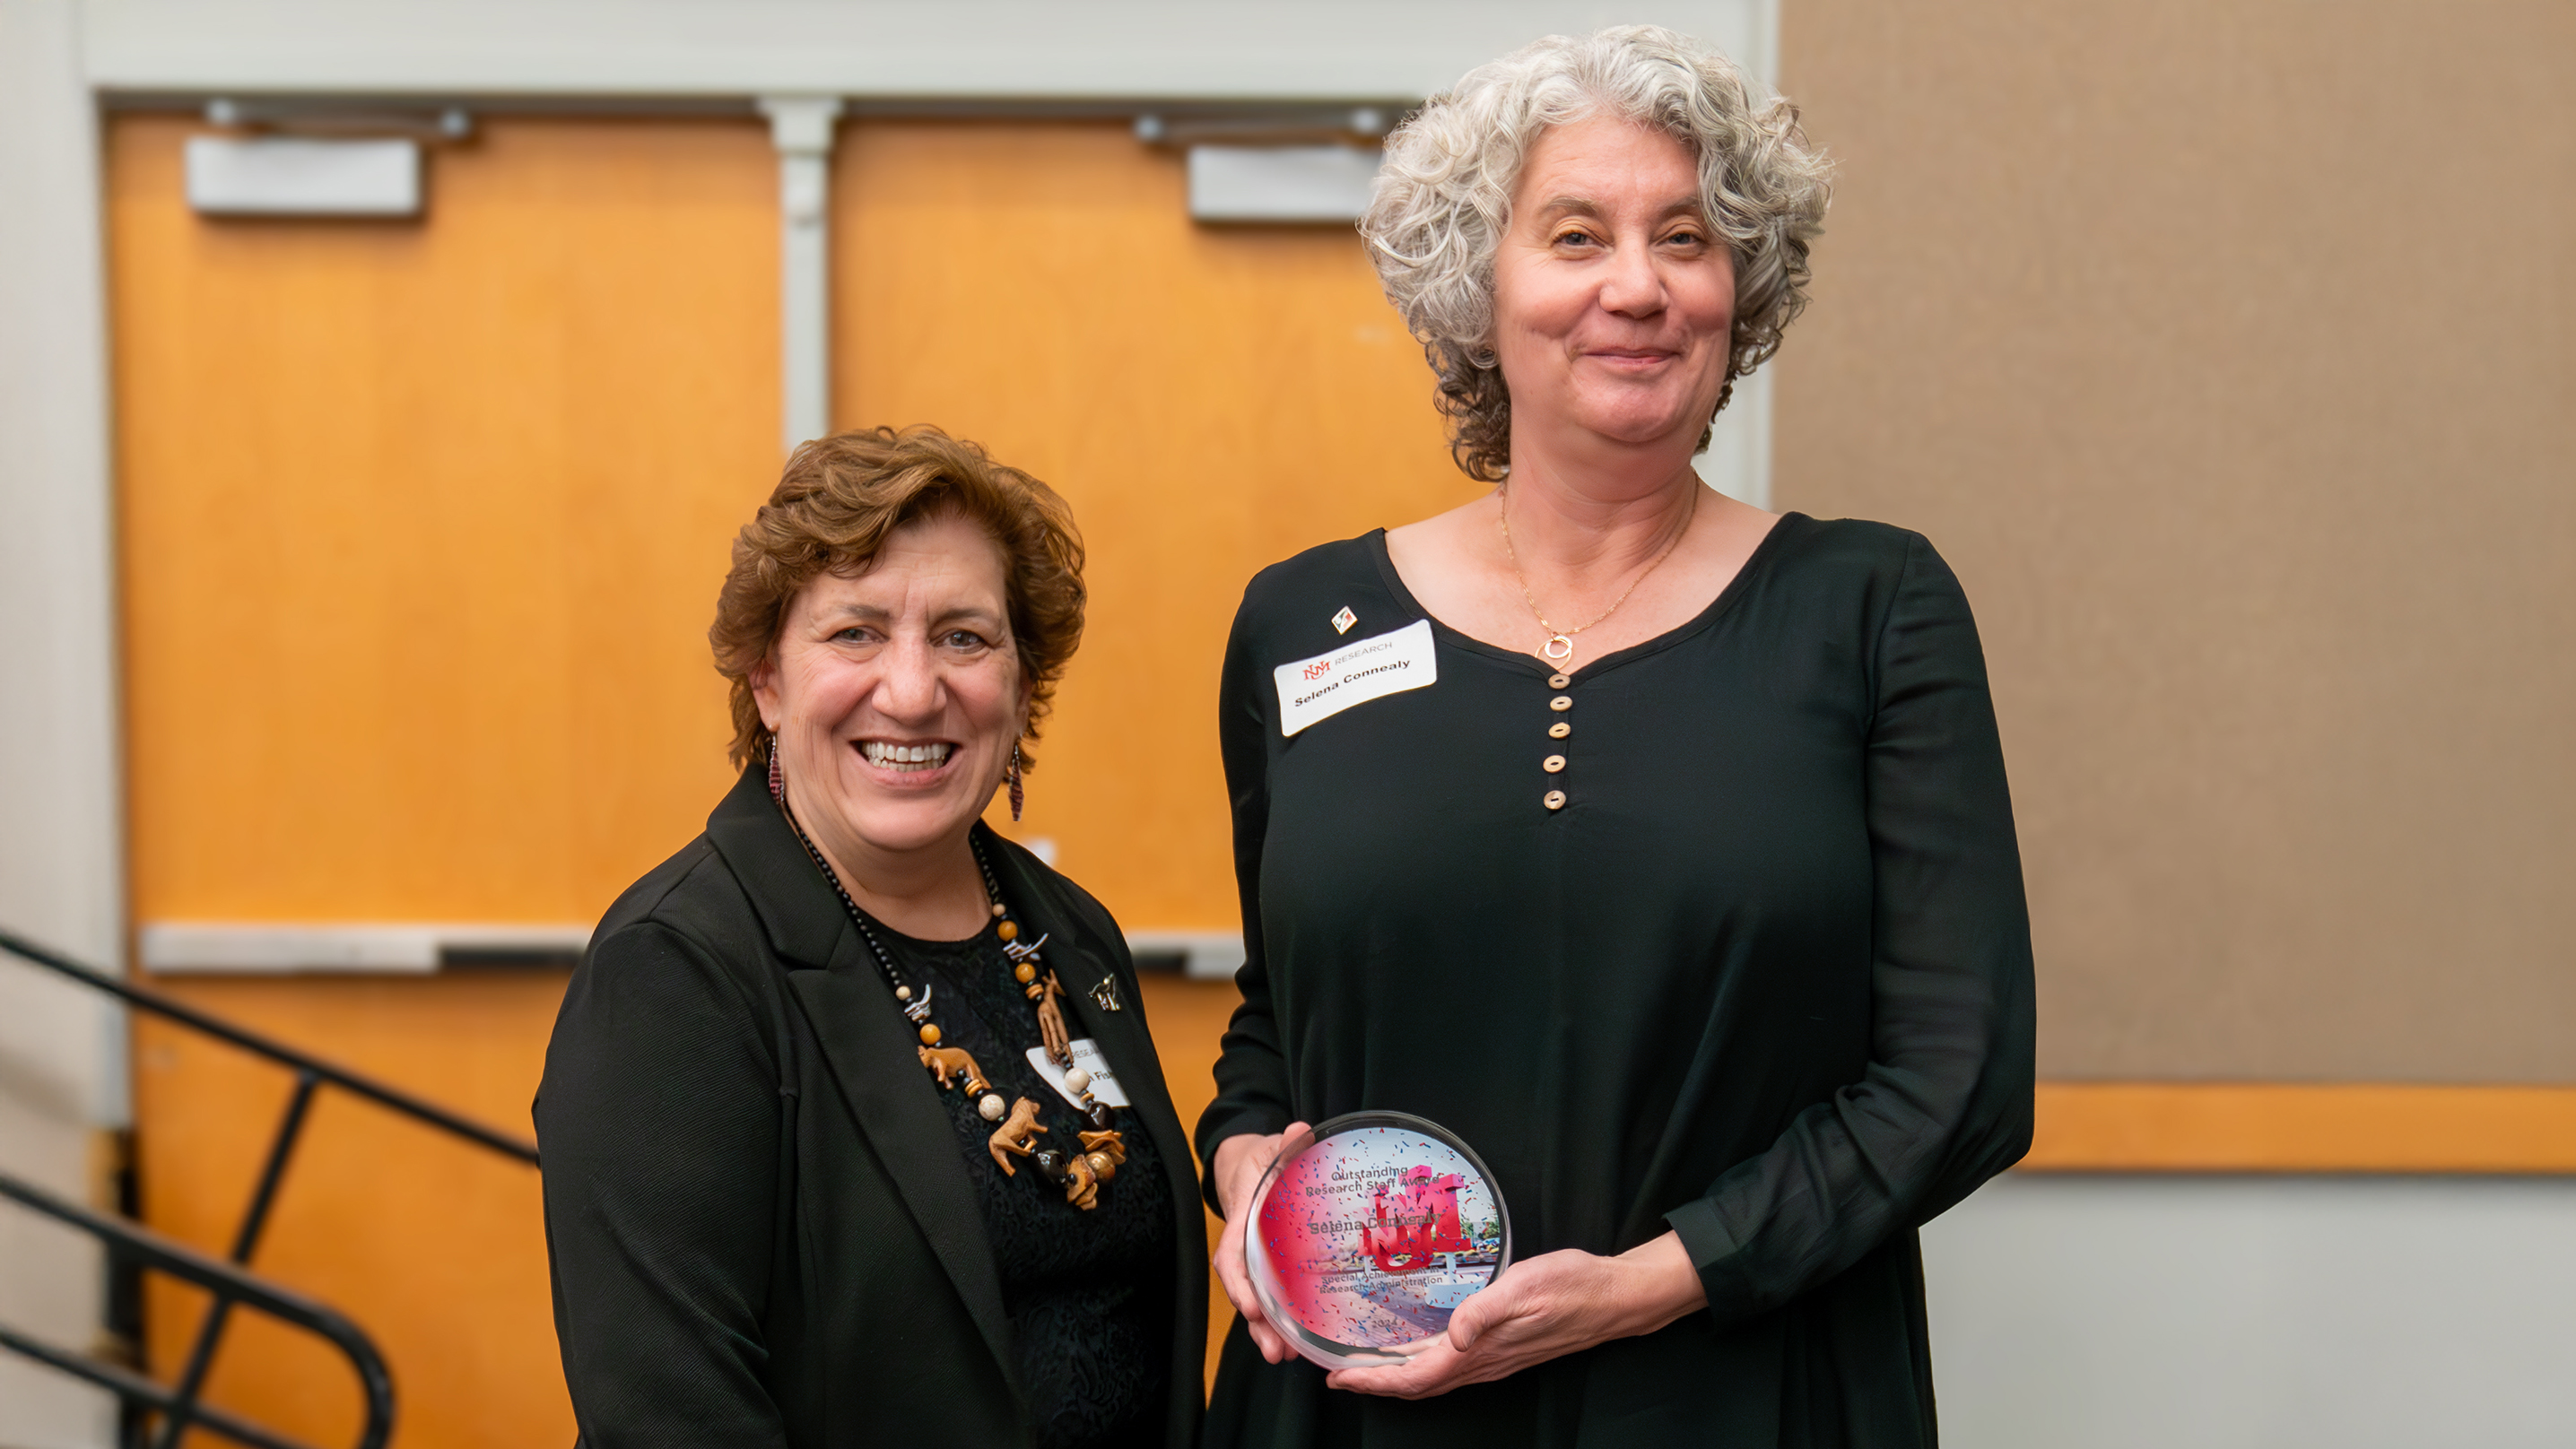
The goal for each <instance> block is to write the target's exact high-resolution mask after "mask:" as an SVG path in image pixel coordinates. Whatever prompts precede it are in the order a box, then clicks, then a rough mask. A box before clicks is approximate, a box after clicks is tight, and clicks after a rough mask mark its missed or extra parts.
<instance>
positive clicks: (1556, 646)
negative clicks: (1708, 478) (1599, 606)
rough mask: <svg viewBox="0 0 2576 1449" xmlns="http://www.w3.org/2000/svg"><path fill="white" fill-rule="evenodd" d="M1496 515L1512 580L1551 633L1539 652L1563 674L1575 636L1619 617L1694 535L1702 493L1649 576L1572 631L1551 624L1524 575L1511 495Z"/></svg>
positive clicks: (1648, 570) (1638, 578)
mask: <svg viewBox="0 0 2576 1449" xmlns="http://www.w3.org/2000/svg"><path fill="white" fill-rule="evenodd" d="M1494 513H1495V516H1496V517H1498V518H1500V519H1501V520H1502V523H1503V557H1505V558H1507V559H1510V560H1511V561H1512V577H1513V578H1514V579H1516V580H1518V581H1519V583H1520V586H1521V602H1522V603H1525V604H1527V605H1529V611H1530V617H1531V618H1533V619H1536V620H1538V625H1539V627H1540V628H1542V629H1545V630H1546V631H1547V642H1546V643H1544V644H1542V645H1540V646H1539V648H1538V652H1539V653H1540V654H1541V655H1542V656H1544V657H1545V658H1546V659H1547V661H1548V662H1549V663H1551V664H1554V665H1555V666H1556V667H1557V669H1558V670H1559V671H1560V672H1563V671H1564V670H1566V669H1568V668H1569V667H1571V666H1572V664H1573V663H1574V636H1575V635H1577V634H1580V633H1582V632H1583V631H1584V630H1586V629H1589V628H1591V627H1592V626H1593V625H1594V624H1598V623H1600V622H1601V621H1602V620H1603V619H1607V618H1609V617H1610V616H1611V615H1613V614H1615V613H1618V612H1619V606H1620V605H1621V604H1624V603H1626V602H1628V596H1629V595H1630V594H1633V593H1635V592H1637V585H1639V584H1642V583H1644V582H1645V581H1646V575H1647V574H1651V573H1653V572H1654V571H1655V570H1656V569H1658V568H1661V567H1663V563H1664V560H1666V559H1668V558H1671V557H1672V556H1673V550H1674V549H1677V548H1679V547H1681V544H1682V537H1683V535H1685V534H1687V533H1689V532H1690V526H1691V520H1692V519H1694V518H1697V517H1699V491H1698V490H1697V489H1696V488H1694V489H1693V490H1692V491H1691V501H1690V510H1689V512H1687V513H1685V514H1683V515H1682V526H1681V527H1680V528H1678V529H1676V530H1674V532H1673V536H1672V540H1671V541H1670V542H1668V543H1666V544H1665V545H1664V551H1663V552H1661V553H1659V554H1656V555H1655V561H1654V562H1653V563H1650V564H1648V565H1646V568H1645V572H1644V573H1640V574H1638V575H1637V576H1636V577H1635V578H1633V579H1630V580H1629V581H1628V587H1626V588H1624V589H1621V590H1620V591H1619V597H1617V598H1615V599H1613V600H1611V601H1610V607H1609V608H1606V609H1604V610H1602V611H1601V612H1600V613H1599V614H1597V615H1595V616H1593V618H1592V619H1591V620H1590V621H1589V622H1586V623H1581V624H1577V625H1575V626H1574V627H1573V628H1571V629H1560V628H1558V627H1556V626H1555V625H1554V624H1551V623H1549V622H1548V621H1547V615H1546V614H1545V613H1543V612H1541V611H1540V609H1539V606H1538V599H1537V598H1536V597H1535V596H1533V595H1532V594H1531V593H1530V586H1529V575H1528V574H1525V573H1523V572H1521V556H1520V554H1519V553H1518V552H1517V551H1516V550H1514V549H1513V547H1512V510H1511V499H1510V497H1509V495H1508V494H1506V495H1505V497H1504V500H1503V505H1502V506H1501V507H1499V508H1497V509H1495V510H1494Z"/></svg>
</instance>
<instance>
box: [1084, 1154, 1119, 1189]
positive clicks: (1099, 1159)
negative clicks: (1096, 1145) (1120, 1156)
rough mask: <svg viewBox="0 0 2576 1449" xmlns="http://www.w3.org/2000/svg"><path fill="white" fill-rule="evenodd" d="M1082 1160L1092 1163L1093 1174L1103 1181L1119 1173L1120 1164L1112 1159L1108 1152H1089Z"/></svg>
mask: <svg viewBox="0 0 2576 1449" xmlns="http://www.w3.org/2000/svg"><path fill="white" fill-rule="evenodd" d="M1082 1160H1083V1161H1085V1162H1088V1163H1090V1164H1091V1175H1092V1176H1093V1177H1096V1178H1098V1179H1100V1180H1101V1181H1102V1182H1107V1181H1108V1180H1109V1179H1111V1178H1113V1177H1116V1176H1117V1175H1118V1164H1117V1163H1115V1162H1112V1161H1110V1160H1109V1154H1108V1153H1106V1152H1093V1153H1087V1154H1085V1155H1084V1157H1083V1159H1082Z"/></svg>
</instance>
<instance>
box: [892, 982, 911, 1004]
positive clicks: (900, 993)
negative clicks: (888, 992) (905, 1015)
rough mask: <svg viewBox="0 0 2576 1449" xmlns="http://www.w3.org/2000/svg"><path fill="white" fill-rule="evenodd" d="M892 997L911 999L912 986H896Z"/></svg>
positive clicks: (903, 999)
mask: <svg viewBox="0 0 2576 1449" xmlns="http://www.w3.org/2000/svg"><path fill="white" fill-rule="evenodd" d="M894 999H895V1000H897V1001H910V1000H911V999H912V988H911V987H909V986H898V987H896V988H895V989H894Z"/></svg>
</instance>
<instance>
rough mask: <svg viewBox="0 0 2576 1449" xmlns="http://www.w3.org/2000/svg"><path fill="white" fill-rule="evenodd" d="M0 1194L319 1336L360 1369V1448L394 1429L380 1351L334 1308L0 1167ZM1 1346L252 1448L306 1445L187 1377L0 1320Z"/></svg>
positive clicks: (219, 1298) (226, 1300)
mask: <svg viewBox="0 0 2576 1449" xmlns="http://www.w3.org/2000/svg"><path fill="white" fill-rule="evenodd" d="M0 1197H7V1198H13V1199H15V1200H16V1201H18V1202H20V1203H22V1204H24V1205H25V1206H27V1207H31V1208H34V1209H35V1210H36V1211H38V1212H40V1213H43V1214H45V1215H46V1216H47V1217H50V1218H54V1219H56V1220H58V1221H61V1222H64V1223H68V1224H70V1225H71V1226H73V1227H75V1228H78V1229H80V1230H81V1231H82V1232H85V1233H87V1234H89V1235H90V1236H92V1237H94V1238H97V1239H99V1240H100V1241H101V1242H105V1243H110V1244H113V1245H114V1247H115V1250H116V1251H118V1252H120V1253H123V1254H125V1255H126V1256H128V1257H130V1258H133V1259H134V1260H136V1261H137V1262H140V1263H141V1264H143V1265H144V1266H146V1267H150V1268H158V1269H160V1270H161V1271H162V1272H164V1273H167V1274H169V1275H171V1276H172V1277H174V1278H184V1279H186V1280H187V1281H189V1282H191V1283H194V1284H196V1285H197V1286H198V1287H200V1288H203V1289H205V1290H206V1291H207V1292H209V1293H211V1294H213V1295H214V1299H215V1302H216V1304H217V1305H219V1306H223V1307H229V1306H230V1305H232V1304H235V1303H240V1304H245V1305H247V1306H249V1307H251V1308H255V1309H257V1310H259V1311H260V1312H262V1313H265V1314H267V1315H268V1316H269V1317H271V1318H274V1319H277V1320H279V1321H280V1322H283V1323H289V1324H292V1325H294V1326H295V1327H297V1328H301V1329H303V1330H304V1331H305V1332H307V1333H310V1334H312V1335H313V1336H315V1337H316V1338H320V1339H323V1340H325V1341H326V1342H328V1343H329V1344H330V1345H331V1346H332V1347H334V1348H336V1349H338V1350H340V1352H341V1354H342V1355H343V1356H344V1357H346V1358H347V1359H348V1360H349V1367H350V1368H351V1369H352V1370H353V1371H355V1372H356V1374H357V1376H358V1386H359V1387H360V1388H361V1389H362V1390H364V1391H365V1393H366V1396H367V1420H366V1423H365V1425H364V1426H363V1427H362V1428H361V1429H360V1431H359V1434H358V1449H382V1446H383V1444H384V1442H385V1439H386V1437H387V1436H388V1435H390V1434H392V1433H393V1429H394V1381H393V1376H392V1375H391V1374H390V1373H388V1372H386V1370H385V1359H384V1355H383V1354H381V1353H378V1352H377V1351H376V1345H375V1343H374V1342H373V1341H372V1340H370V1339H369V1338H368V1337H367V1335H366V1333H365V1331H364V1330H362V1329H360V1328H359V1327H358V1325H356V1324H354V1323H351V1322H350V1321H349V1320H348V1319H347V1318H344V1317H342V1316H341V1315H340V1314H339V1313H338V1312H337V1311H335V1310H333V1309H331V1308H328V1307H325V1306H324V1305H322V1304H320V1303H316V1302H314V1301H313V1300H311V1299H309V1298H306V1297H303V1296H302V1295H300V1294H296V1293H292V1292H289V1291H288V1290H286V1289H284V1288H280V1287H278V1286H277V1285H276V1284H274V1283H269V1282H265V1281H263V1280H261V1279H259V1278H256V1277H253V1276H252V1275H250V1274H248V1273H245V1272H243V1271H242V1270H241V1269H239V1268H237V1267H235V1266H233V1265H232V1264H230V1263H227V1262H224V1261H222V1260H221V1259H219V1258H209V1257H207V1256H206V1255H205V1254H203V1253H200V1252H198V1251H197V1250H196V1249H194V1248H191V1247H189V1246H187V1245H186V1244H184V1243H179V1242H175V1241H173V1240H171V1239H169V1238H165V1237H163V1236H161V1235H160V1234H159V1233H156V1232H153V1231H152V1230H151V1229H149V1228H145V1227H140V1226H138V1225H136V1224H134V1223H129V1222H124V1221H121V1220H120V1219H117V1218H112V1217H109V1216H107V1215H105V1214H104V1213H94V1212H91V1211H90V1210H89V1209H87V1208H84V1207H81V1206H79V1205H78V1204H76V1203H70V1202H65V1201H64V1200H63V1199H61V1198H58V1197H56V1196H54V1195H53V1194H52V1193H49V1192H46V1191H45V1190H43V1189H42V1188H38V1187H35V1186H32V1185H30V1184H28V1183H25V1182H21V1181H19V1180H18V1179H17V1178H14V1177H11V1176H9V1175H8V1174H6V1173H0ZM0 1347H7V1348H12V1349H15V1350H17V1351H18V1352H19V1353H22V1354H25V1355H26V1356H27V1357H29V1358H32V1359H34V1360H36V1361H37V1362H39V1363H43V1364H49V1365H51V1366H52V1367H54V1368H58V1369H60V1370H62V1371H63V1372H65V1373H67V1374H74V1375H77V1376H79V1377H81V1378H84V1379H87V1380H89V1381H90V1382H91V1383H93V1384H96V1385H98V1386H99V1387H101V1388H103V1389H106V1390H108V1391H109V1392H110V1393H113V1394H115V1395H116V1396H117V1397H118V1398H120V1399H123V1400H126V1401H127V1402H140V1403H142V1404H145V1405H148V1406H149V1407H151V1408H154V1409H158V1410H160V1411H161V1412H162V1413H164V1414H166V1415H168V1416H169V1419H170V1421H171V1422H173V1423H181V1424H185V1423H194V1424H197V1425H199V1426H201V1427H204V1428H207V1429H211V1430H213V1431H215V1432H216V1433H218V1434H221V1435H223V1436H225V1437H226V1438H229V1439H237V1440H239V1441H241V1442H242V1443H244V1444H250V1445H254V1446H256V1449H306V1446H304V1445H303V1444H301V1443H299V1442H298V1441H296V1440H294V1439H290V1438H288V1437H287V1436H285V1435H283V1434H280V1433H278V1432H276V1431H275V1430H272V1429H265V1428H262V1427H260V1426H259V1425H257V1424H254V1423H252V1422H251V1421H249V1420H248V1419H244V1418H242V1417H240V1416H239V1415H236V1414H230V1413H227V1412H225V1411H224V1410H222V1409H218V1408H216V1407H215V1406H214V1405H212V1404H202V1403H197V1402H195V1396H194V1393H193V1392H192V1390H193V1389H194V1388H195V1385H193V1384H189V1385H182V1386H181V1387H179V1388H176V1389H169V1388H163V1387H162V1386H161V1385H159V1384H157V1383H154V1382H153V1381H152V1380H150V1379H147V1378H145V1377H143V1376H142V1375H141V1374H138V1373H133V1372H131V1371H129V1370H126V1369H123V1368H120V1367H118V1366H116V1365H114V1364H108V1363H101V1362H100V1361H98V1360H97V1359H93V1358H90V1357H88V1356H86V1355H84V1354H76V1353H67V1352H65V1351H63V1350H62V1349H59V1348H55V1347H54V1346H53V1345H51V1344H48V1343H45V1342H43V1341H41V1340H38V1339H33V1338H29V1337H28V1336H27V1335H25V1334H23V1333H19V1332H18V1331H17V1330H15V1329H12V1328H10V1327H8V1326H7V1325H5V1324H0Z"/></svg>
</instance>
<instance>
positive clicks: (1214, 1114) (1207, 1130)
mask: <svg viewBox="0 0 2576 1449" xmlns="http://www.w3.org/2000/svg"><path fill="white" fill-rule="evenodd" d="M1287 1126H1288V1114H1287V1113H1285V1112H1283V1111H1281V1110H1280V1109H1279V1108H1276V1107H1260V1106H1253V1105H1250V1104H1243V1105H1237V1106H1231V1107H1229V1106H1228V1105H1226V1104H1225V1103H1223V1102H1219V1103H1217V1104H1216V1105H1215V1106H1212V1107H1210V1108H1208V1110H1207V1115H1206V1116H1204V1117H1201V1118H1199V1131H1198V1148H1199V1196H1200V1197H1202V1198H1205V1199H1206V1200H1207V1206H1208V1211H1209V1212H1212V1213H1214V1214H1216V1215H1217V1216H1218V1217H1220V1218H1222V1217H1224V1216H1225V1205H1224V1204H1222V1203H1220V1202H1218V1201H1217V1197H1216V1150H1217V1148H1219V1147H1221V1146H1223V1145H1224V1144H1225V1140H1226V1139H1227V1138H1229V1137H1240V1136H1242V1135H1243V1134H1245V1133H1247V1132H1249V1133H1251V1134H1253V1135H1254V1136H1256V1137H1267V1136H1269V1135H1270V1134H1271V1133H1273V1132H1279V1131H1283V1130H1285V1129H1286V1127H1287Z"/></svg>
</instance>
